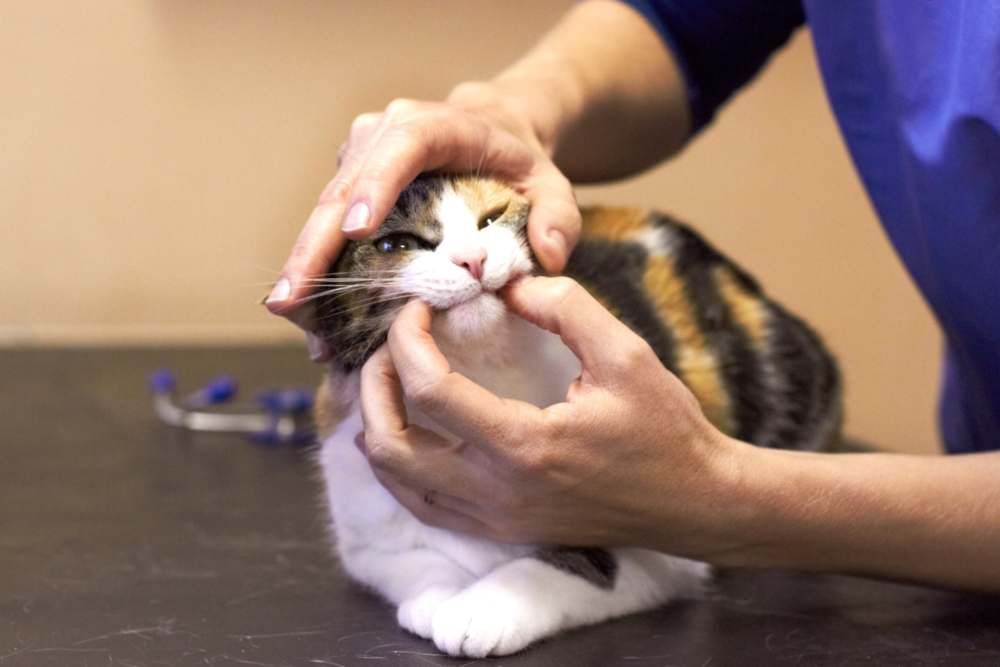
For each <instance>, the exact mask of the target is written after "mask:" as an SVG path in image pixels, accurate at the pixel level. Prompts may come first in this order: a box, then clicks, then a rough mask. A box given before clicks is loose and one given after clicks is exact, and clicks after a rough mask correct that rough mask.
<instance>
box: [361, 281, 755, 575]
mask: <svg viewBox="0 0 1000 667" xmlns="http://www.w3.org/2000/svg"><path fill="white" fill-rule="evenodd" d="M504 298H505V300H506V302H507V304H508V306H509V307H510V308H511V309H512V310H513V311H514V312H515V313H517V314H518V315H520V316H522V317H524V318H525V319H527V320H529V321H531V322H533V323H535V324H536V325H538V326H540V327H543V328H545V329H548V330H549V331H552V332H553V333H556V334H558V335H559V336H560V337H561V338H562V340H563V341H564V342H565V343H566V345H567V346H568V347H569V348H570V349H571V350H572V351H573V352H574V353H575V354H576V355H577V357H579V359H580V361H581V364H582V371H581V375H580V377H579V378H577V380H576V381H574V383H573V384H572V385H571V387H570V388H569V391H568V394H567V397H566V401H565V402H563V403H559V404H556V405H552V406H549V407H548V408H544V409H542V408H537V407H535V406H533V405H530V404H528V403H522V402H520V401H514V400H509V399H504V398H500V397H498V396H496V395H494V394H492V393H490V392H489V391H487V390H486V389H484V388H482V387H480V386H479V385H476V384H475V383H473V382H471V381H470V380H468V379H467V378H465V377H463V376H462V375H460V374H458V373H455V372H453V371H451V369H450V368H449V365H448V362H447V360H446V359H445V357H444V355H443V354H441V352H440V350H439V349H438V348H437V346H436V345H435V344H434V341H433V338H432V337H431V334H430V324H431V311H430V309H429V308H428V307H427V306H426V305H425V304H422V303H420V302H418V301H414V302H411V303H410V304H408V305H407V306H406V307H405V308H404V309H403V311H402V312H401V313H400V315H399V316H398V317H397V319H396V321H395V323H394V324H393V326H392V328H391V330H390V333H389V340H388V342H387V344H386V345H385V346H383V347H382V348H381V349H380V350H379V351H378V352H377V353H376V354H375V355H374V356H373V357H372V358H371V359H370V360H369V361H368V363H367V364H366V365H365V367H364V369H363V371H362V379H361V402H362V414H363V417H364V423H365V434H364V440H363V442H362V443H361V444H362V445H363V450H364V451H365V452H366V454H367V456H368V458H369V462H370V463H371V465H372V468H373V470H374V471H375V474H376V476H377V477H378V478H379V480H380V482H381V483H382V484H383V485H384V486H385V487H386V488H387V489H389V491H390V492H391V493H392V494H393V495H394V496H395V497H396V498H397V499H398V500H399V501H400V502H401V503H402V504H403V505H405V506H406V507H407V508H408V509H409V510H410V511H412V512H413V513H414V514H415V515H416V516H417V517H418V518H419V519H421V520H422V521H424V522H425V523H429V524H432V525H438V526H441V527H444V528H448V529H452V530H459V531H463V532H468V533H473V534H478V535H481V536H484V537H489V538H492V539H498V540H502V541H508V542H524V543H551V544H564V545H633V546H645V547H651V548H657V549H663V550H669V551H670V552H672V553H675V554H680V555H687V556H692V557H705V556H706V555H708V554H711V553H714V552H717V551H721V550H725V549H727V548H729V547H730V546H731V544H730V539H731V538H729V537H727V536H726V529H725V524H726V521H725V516H726V514H727V513H728V512H731V511H732V509H731V505H730V503H731V498H730V497H729V494H728V493H727V491H728V490H730V489H731V488H732V487H733V486H734V485H735V483H737V480H736V479H735V478H736V477H737V475H738V472H739V470H740V465H739V461H738V459H739V457H740V456H741V455H742V452H744V450H748V449H750V448H749V447H746V446H743V445H742V444H741V443H737V442H736V441H733V440H731V439H729V438H727V437H726V436H724V435H723V434H721V433H719V432H718V431H716V430H715V429H714V427H712V426H711V425H710V424H709V423H708V421H707V420H706V419H705V417H704V416H703V414H702V413H701V410H700V408H699V406H698V404H697V402H696V400H695V398H694V396H693V395H692V394H691V393H690V392H689V391H688V390H687V388H686V387H684V385H683V384H681V382H680V381H679V380H678V379H677V378H676V377H675V376H674V375H672V374H671V373H670V372H668V371H667V370H666V369H665V368H664V367H663V366H662V365H661V364H660V363H659V360H658V359H657V358H656V357H655V355H654V354H653V352H652V350H651V349H650V348H649V346H648V345H647V344H646V343H645V341H643V340H642V339H641V338H639V337H638V336H637V335H635V334H634V333H633V332H632V331H631V330H630V329H628V327H626V326H625V325H624V324H622V323H621V322H619V321H618V320H617V319H615V317H614V316H613V315H611V313H609V312H608V311H607V310H605V309H604V308H603V307H602V306H601V305H600V304H599V303H598V302H597V301H596V300H595V299H594V298H593V297H592V296H591V295H590V294H588V293H587V292H586V290H584V289H583V288H582V287H580V286H579V285H578V284H577V283H575V282H574V281H572V280H570V279H568V278H539V277H535V278H526V279H522V280H520V281H518V282H517V283H515V284H513V285H511V286H510V287H508V288H507V289H506V290H505V291H504ZM404 394H405V396H406V397H407V398H408V399H409V401H410V402H411V403H412V404H414V405H416V406H417V407H419V409H420V410H421V411H423V412H424V413H426V414H428V415H430V416H431V417H432V418H434V419H435V420H436V421H437V422H438V423H439V424H441V426H442V427H443V428H446V429H448V430H449V431H450V432H451V433H453V434H455V435H456V436H458V438H460V442H458V443H454V442H453V441H450V440H448V439H446V438H444V437H442V436H441V435H439V434H437V433H434V432H433V431H431V430H428V429H425V428H422V427H419V426H415V425H411V424H408V423H407V417H406V409H405V407H404V404H403V396H404ZM428 492H432V494H431V495H430V496H428ZM428 499H430V500H432V502H428Z"/></svg>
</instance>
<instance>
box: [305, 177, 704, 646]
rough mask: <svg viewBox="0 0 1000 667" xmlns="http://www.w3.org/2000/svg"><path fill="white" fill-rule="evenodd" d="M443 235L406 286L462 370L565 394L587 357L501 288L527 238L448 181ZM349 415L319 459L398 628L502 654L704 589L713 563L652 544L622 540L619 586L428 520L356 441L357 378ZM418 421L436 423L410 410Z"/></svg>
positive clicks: (356, 562)
mask: <svg viewBox="0 0 1000 667" xmlns="http://www.w3.org/2000/svg"><path fill="white" fill-rule="evenodd" d="M437 214H438V217H439V219H440V220H441V222H442V225H443V227H444V240H443V241H442V243H441V244H440V245H439V246H438V247H437V248H436V249H435V251H433V252H423V253H420V256H419V257H416V258H415V259H414V260H413V261H412V262H411V263H410V265H409V267H408V268H407V269H406V271H405V274H404V275H405V276H406V280H407V281H408V289H409V290H410V292H411V293H416V294H418V295H419V296H420V297H421V298H423V299H424V300H426V301H427V302H428V303H430V304H431V305H433V306H435V307H437V308H439V309H447V310H443V311H442V312H439V313H438V314H437V315H436V317H435V320H434V325H433V333H434V337H435V341H436V342H437V343H438V345H439V346H440V347H441V350H442V351H443V352H444V354H445V356H446V357H447V358H448V360H449V362H450V363H451V364H452V367H453V368H454V369H455V370H457V371H459V372H461V373H463V374H464V375H466V376H467V377H469V378H471V379H472V380H474V381H476V382H478V383H479V384H481V385H483V386H485V387H486V388H487V389H489V390H491V391H493V392H495V393H497V394H500V395H502V396H507V397H511V398H517V399H521V400H525V401H529V402H531V403H534V404H536V405H539V406H546V405H551V404H553V403H556V402H558V401H561V400H563V398H564V396H565V393H566V389H567V387H568V386H569V384H570V382H572V380H573V379H574V378H575V377H576V376H577V375H578V374H579V371H580V364H579V361H578V360H577V359H576V357H575V356H573V354H572V353H571V352H570V351H569V349H568V348H567V347H566V346H565V345H564V344H563V343H562V342H561V341H560V340H559V338H558V337H556V336H554V335H553V334H550V333H548V332H546V331H542V330H541V329H538V328H537V327H535V326H533V325H531V324H528V323H527V322H525V321H523V320H521V319H519V318H517V317H515V316H513V315H511V314H510V313H508V312H507V311H506V309H505V307H504V305H503V303H502V302H501V301H500V300H499V299H498V298H497V297H496V296H495V295H494V294H492V291H495V290H496V289H497V288H499V287H501V286H503V285H504V284H505V283H506V282H507V281H509V280H510V279H511V278H512V277H514V276H516V275H518V274H519V273H526V272H528V271H529V270H530V267H531V264H530V261H529V259H528V255H527V250H526V248H525V247H524V243H523V241H522V240H520V239H519V238H518V235H517V234H516V233H515V232H514V231H513V230H512V229H510V228H504V227H503V226H501V225H497V226H493V227H487V228H486V229H483V230H477V229H476V218H475V216H474V215H473V214H472V212H471V211H470V210H469V209H468V206H466V205H465V202H464V201H462V200H461V198H460V197H458V195H457V194H455V193H454V191H453V190H451V188H450V187H448V188H447V189H446V191H445V193H444V195H443V196H442V199H441V201H440V203H439V205H438V211H437ZM455 243H482V244H484V247H486V248H487V249H488V254H487V259H486V262H485V264H484V272H483V278H482V281H481V282H479V281H476V280H474V279H473V278H472V276H471V275H470V274H469V272H468V271H466V270H465V269H463V268H461V267H459V266H457V265H455V264H454V263H453V262H452V261H451V260H450V258H449V254H448V253H449V252H450V248H451V247H453V244H455ZM342 386H343V387H344V389H343V391H344V392H345V395H343V396H341V397H340V398H341V400H342V401H349V412H348V415H347V417H346V418H345V419H344V420H343V421H342V422H341V423H340V425H339V426H338V427H337V429H336V431H335V432H334V433H333V434H332V435H330V436H329V437H327V438H326V440H325V441H324V442H323V447H322V450H321V454H320V461H321V464H322V468H323V474H324V478H325V482H326V491H327V498H328V501H329V507H330V512H331V515H332V519H333V527H334V531H335V534H336V539H337V549H338V552H339V554H340V558H341V560H342V562H343V564H344V567H345V569H346V570H347V572H348V573H350V575H351V576H352V577H354V578H355V579H357V580H358V581H361V582H363V583H364V584H367V585H368V586H370V587H372V588H373V589H375V590H377V591H378V592H380V593H381V594H382V595H383V596H385V597H386V598H387V599H388V600H389V601H390V602H392V603H393V604H395V605H398V611H397V618H398V620H399V623H400V625H401V626H402V627H404V628H406V629H407V630H409V631H411V632H414V633H416V634H418V635H420V636H422V637H427V638H429V639H432V640H433V641H434V643H435V644H436V645H437V647H438V648H439V649H440V650H442V651H444V652H446V653H448V654H451V655H466V656H471V657H482V656H486V655H505V654H508V653H513V652H515V651H518V650H520V649H522V648H524V647H525V646H527V645H528V644H530V643H531V642H534V641H536V640H538V639H541V638H544V637H548V636H551V635H553V634H555V633H557V632H559V631H561V630H564V629H567V628H571V627H576V626H581V625H587V624H592V623H597V622H600V621H603V620H606V619H609V618H613V617H616V616H621V615H624V614H628V613H632V612H635V611H640V610H643V609H649V608H651V607H654V606H657V605H659V604H662V603H664V602H666V601H667V600H669V599H671V598H675V597H680V596H690V595H694V594H697V592H698V591H699V590H700V588H701V584H702V582H703V581H704V579H705V577H706V576H707V575H708V567H707V566H706V565H705V564H703V563H697V562H694V561H689V560H685V559H681V558H675V557H671V556H667V555H663V554H659V553H655V552H652V551H646V550H642V549H615V550H613V554H614V556H615V558H616V560H617V564H618V568H617V573H616V577H615V582H614V586H613V588H611V589H603V588H600V587H597V586H595V585H593V584H591V583H589V582H588V581H586V580H585V579H583V578H581V577H579V576H576V575H572V574H568V573H566V572H563V571H561V570H558V569H556V568H554V567H552V566H551V565H549V564H547V563H545V562H543V561H541V560H538V559H535V558H532V557H531V554H532V552H533V551H535V547H534V546H532V545H509V544H501V543H497V542H492V541H489V540H483V539H478V538H474V537H468V536H464V535H459V534H456V533H452V532H449V531H445V530H441V529H438V528H434V527H431V526H427V525H424V524H422V523H420V522H419V521H417V519H416V518H414V517H413V515H412V514H410V513H409V512H408V511H407V510H406V509H404V508H403V507H402V506H401V505H400V504H399V503H398V502H396V500H395V499H394V498H393V497H392V496H391V495H390V494H389V493H388V492H387V491H386V490H385V489H383V488H382V486H380V485H379V483H378V481H377V480H376V479H375V477H374V475H373V474H372V472H371V469H370V468H369V466H368V463H367V460H366V459H365V458H364V457H363V456H362V455H361V453H360V452H358V450H357V449H356V448H355V446H354V438H355V436H356V435H357V434H358V433H359V432H360V431H361V430H362V425H361V417H360V409H359V407H358V405H357V401H356V396H357V381H356V377H355V378H352V381H351V382H346V383H342ZM409 415H410V420H411V421H413V422H417V423H423V424H427V425H433V423H432V422H431V420H430V419H429V418H427V417H426V416H425V415H421V414H419V413H418V412H417V411H415V410H413V409H412V408H411V409H410V412H409Z"/></svg>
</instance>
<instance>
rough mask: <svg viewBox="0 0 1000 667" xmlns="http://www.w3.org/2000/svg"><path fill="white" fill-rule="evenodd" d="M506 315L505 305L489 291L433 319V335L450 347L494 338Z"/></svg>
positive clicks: (441, 312) (439, 313)
mask: <svg viewBox="0 0 1000 667" xmlns="http://www.w3.org/2000/svg"><path fill="white" fill-rule="evenodd" d="M506 317H507V306H505V305H504V303H503V301H501V300H500V298H499V297H497V296H496V295H495V294H493V293H492V292H483V293H482V294H480V295H478V296H475V297H473V298H471V299H469V300H468V301H463V302H462V303H459V304H457V305H454V306H452V307H451V308H449V309H448V310H443V311H439V312H438V313H437V315H436V316H435V318H434V333H435V337H440V338H443V339H444V340H445V341H447V343H449V344H450V345H451V346H455V347H464V346H466V345H469V344H471V343H475V342H478V341H482V340H483V339H484V338H495V337H496V336H497V335H498V334H500V333H501V332H499V331H498V330H497V329H498V327H500V326H502V325H503V323H504V321H505V319H506Z"/></svg>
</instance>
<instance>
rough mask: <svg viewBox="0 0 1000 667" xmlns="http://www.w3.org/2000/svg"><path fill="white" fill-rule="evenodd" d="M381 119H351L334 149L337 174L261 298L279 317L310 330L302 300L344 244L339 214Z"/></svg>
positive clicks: (371, 116)
mask: <svg viewBox="0 0 1000 667" xmlns="http://www.w3.org/2000/svg"><path fill="white" fill-rule="evenodd" d="M380 118H381V116H380V114H375V113H368V114H362V115H360V116H358V117H357V118H356V119H355V120H354V123H353V124H352V125H351V133H350V138H349V140H348V143H347V144H346V147H345V148H342V149H341V150H340V151H339V152H338V169H337V175H336V176H335V177H334V178H333V180H331V181H330V182H329V183H328V184H327V185H326V187H325V188H323V192H322V193H320V196H319V201H318V203H317V204H316V207H315V208H314V209H313V211H312V213H311V214H310V215H309V219H308V220H307V221H306V224H305V227H303V228H302V231H301V232H300V233H299V236H298V238H297V239H296V241H295V245H294V246H293V248H292V253H291V255H290V256H289V258H288V260H287V261H286V262H285V266H284V267H282V269H281V278H279V280H278V282H277V284H276V285H275V287H274V289H273V290H272V291H271V294H270V296H268V298H267V300H266V301H265V305H266V306H267V308H268V310H270V311H271V312H272V313H275V314H277V315H283V316H284V317H286V318H288V319H289V320H291V321H292V322H294V323H295V324H297V325H298V326H300V327H301V328H303V329H305V330H307V331H308V330H310V329H311V328H312V317H311V315H303V314H302V308H303V305H302V303H301V301H302V299H305V298H306V297H308V296H309V294H310V293H312V292H313V290H314V289H315V284H314V281H313V280H312V279H314V278H316V277H319V276H322V275H324V274H326V273H327V272H328V271H329V269H330V266H331V265H332V264H333V261H334V260H335V259H336V258H337V256H338V255H340V252H341V250H343V248H344V245H346V243H347V238H346V237H345V236H344V234H343V231H342V230H341V225H342V222H343V220H342V218H343V216H344V211H345V208H346V206H347V200H348V198H349V197H350V195H351V190H352V188H353V186H354V182H355V180H356V179H357V175H358V172H359V171H360V169H361V166H362V165H363V164H364V161H365V158H366V155H367V153H366V148H368V147H369V145H370V144H371V143H372V142H374V141H375V140H376V139H377V132H378V128H379V121H380Z"/></svg>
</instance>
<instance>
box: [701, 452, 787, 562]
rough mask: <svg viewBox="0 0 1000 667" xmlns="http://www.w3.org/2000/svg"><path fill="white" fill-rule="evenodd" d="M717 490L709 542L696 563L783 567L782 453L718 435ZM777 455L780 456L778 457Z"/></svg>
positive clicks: (709, 510)
mask: <svg viewBox="0 0 1000 667" xmlns="http://www.w3.org/2000/svg"><path fill="white" fill-rule="evenodd" d="M713 451H714V455H713V457H712V463H711V473H710V475H709V478H710V479H711V480H712V488H711V489H710V490H709V491H708V493H707V494H706V495H707V496H708V502H706V503H705V515H704V516H703V517H702V522H703V530H704V536H705V541H704V545H703V548H702V549H701V553H698V554H697V555H696V557H697V558H700V559H702V560H705V561H708V562H709V563H711V564H713V565H716V566H719V567H766V566H775V565H778V564H779V561H780V558H779V557H778V556H779V555H780V553H781V545H780V540H779V539H778V535H779V533H780V528H779V526H781V525H783V523H784V522H785V519H784V518H783V517H781V516H779V515H778V512H777V510H778V509H780V507H782V501H781V500H780V499H778V498H777V496H778V495H781V494H784V493H785V492H786V491H787V478H788V474H789V471H788V468H787V466H786V465H785V463H786V460H785V459H784V458H783V457H782V456H780V454H781V453H782V452H775V451H774V450H770V449H765V448H763V447H757V446H754V445H751V444H749V443H746V442H742V441H740V440H737V439H735V438H731V437H728V436H726V435H724V434H722V433H719V434H718V436H717V437H716V438H715V443H714V444H713ZM775 454H778V456H775Z"/></svg>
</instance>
